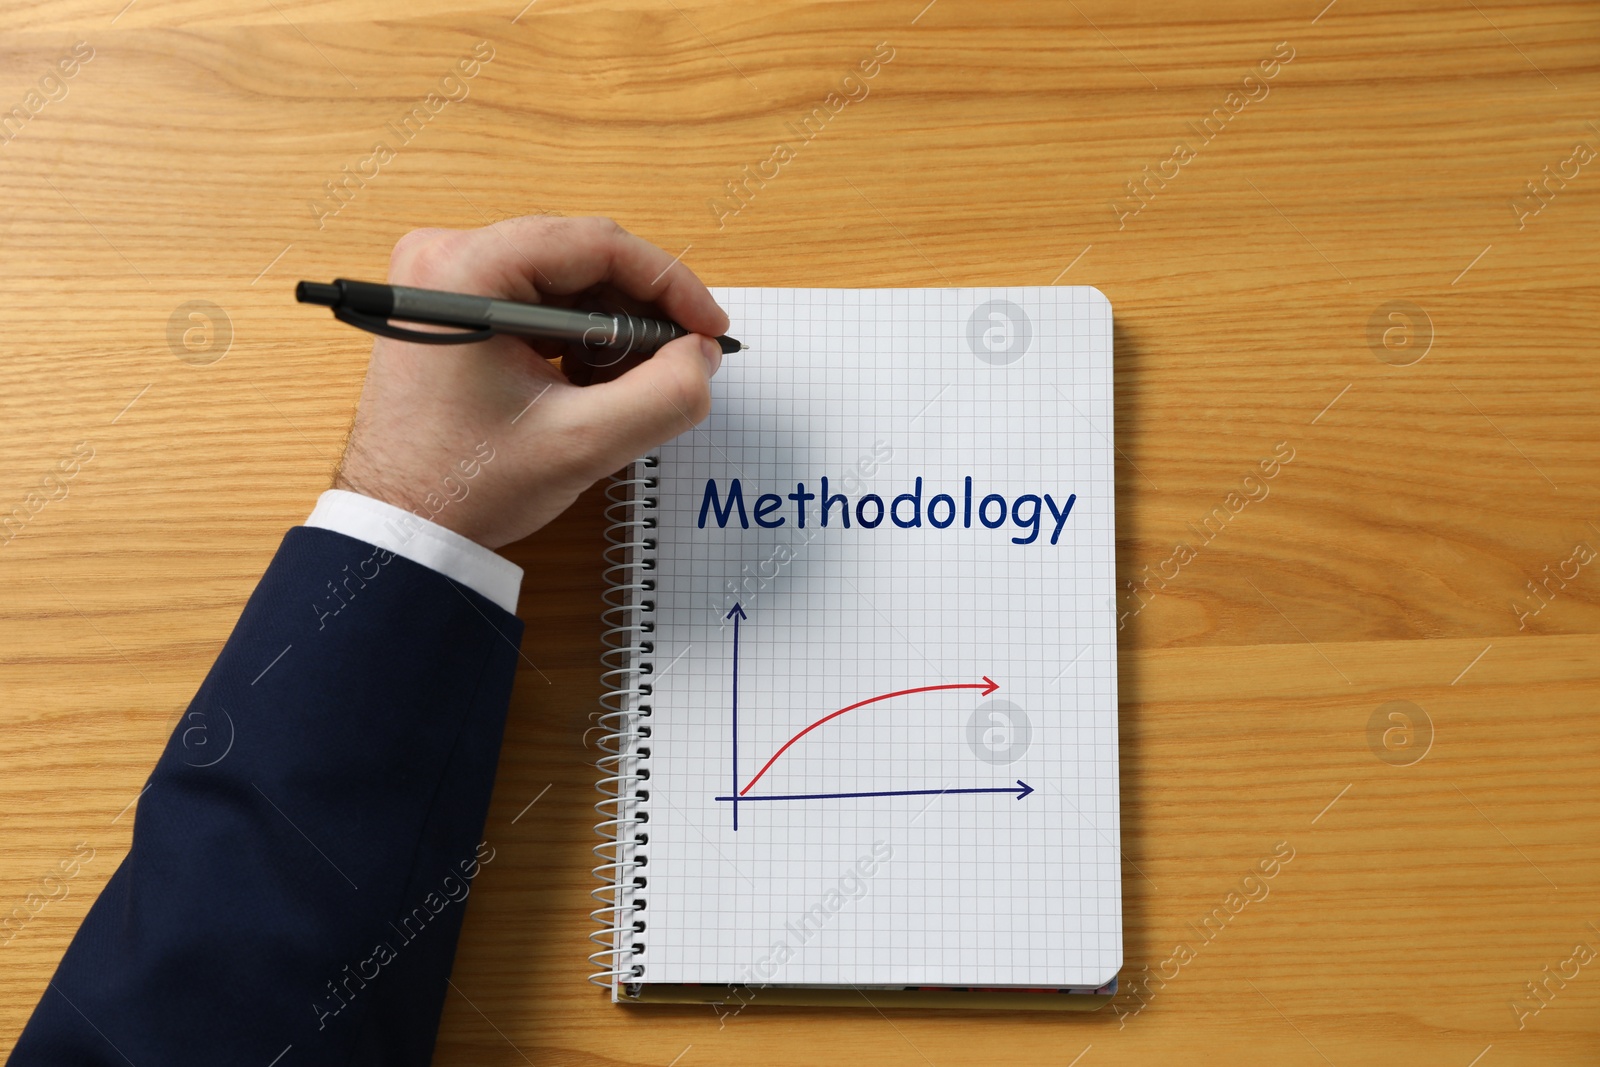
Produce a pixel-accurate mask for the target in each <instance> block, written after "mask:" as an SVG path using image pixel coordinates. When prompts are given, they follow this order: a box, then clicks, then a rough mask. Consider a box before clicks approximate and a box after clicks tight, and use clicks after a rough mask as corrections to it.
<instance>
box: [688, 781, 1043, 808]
mask: <svg viewBox="0 0 1600 1067" xmlns="http://www.w3.org/2000/svg"><path fill="white" fill-rule="evenodd" d="M1019 787H1020V788H1019ZM1033 791H1034V788H1033V786H1031V785H1029V784H1028V783H1027V782H1024V781H1023V780H1022V779H1021V778H1018V779H1017V784H1016V785H1001V786H985V787H983V788H980V789H886V790H878V791H874V792H866V793H788V794H783V795H779V796H774V795H771V794H769V795H766V796H756V797H741V796H732V797H717V798H716V799H717V800H731V801H733V802H734V805H735V807H737V806H738V805H739V804H744V803H749V802H750V801H752V800H847V799H850V798H852V797H937V796H944V795H945V794H947V793H948V794H952V795H953V794H956V793H1015V794H1017V799H1018V800H1021V799H1022V798H1023V797H1025V796H1027V795H1028V794H1029V793H1032V792H1033Z"/></svg>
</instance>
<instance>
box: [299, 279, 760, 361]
mask: <svg viewBox="0 0 1600 1067" xmlns="http://www.w3.org/2000/svg"><path fill="white" fill-rule="evenodd" d="M294 297H295V299H296V300H298V301H299V302H300V303H302V304H320V305H322V306H323V307H328V308H332V309H333V316H334V318H336V319H338V320H339V321H340V322H347V323H349V324H350V325H352V326H357V327H360V328H361V329H363V330H366V331H367V332H368V333H375V334H378V335H379V336H382V337H392V338H394V339H396V340H399V341H414V342H417V343H418V344H425V345H461V344H468V343H470V342H473V341H486V340H488V339H489V338H490V337H493V336H494V335H495V334H502V333H503V334H513V335H515V336H517V337H534V338H538V339H540V340H547V341H570V342H573V343H575V344H580V345H582V346H583V347H585V348H588V349H592V350H603V351H607V352H613V353H621V354H623V355H627V354H629V353H633V352H640V353H650V352H654V351H655V350H656V349H658V348H660V347H661V346H662V345H664V344H666V343H667V342H668V341H671V340H674V339H675V338H679V337H683V336H685V335H687V334H688V333H689V331H688V330H685V329H684V328H683V327H682V326H679V325H678V324H677V323H675V322H667V321H666V320H664V319H647V318H642V317H640V316H638V315H629V314H627V313H625V312H606V311H575V310H572V309H570V308H561V307H547V306H545V305H543V304H521V303H517V302H515V301H512V300H495V299H492V298H490V297H487V296H469V295H467V294H465V293H445V292H441V291H439V290H437V289H413V288H410V287H409V286H404V285H379V284H376V283H374V282H353V281H351V280H349V279H348V278H336V279H334V282H333V284H332V285H324V284H322V283H321V282H301V283H300V284H299V285H296V286H295V288H294ZM390 319H400V320H402V321H405V322H420V323H427V324H428V325H430V326H459V327H461V330H459V331H457V332H454V333H424V332H422V331H420V330H408V329H405V328H404V327H400V326H392V325H390V323H389V320H390ZM716 342H717V344H719V345H721V346H722V351H723V352H724V353H729V352H738V351H740V350H741V349H743V348H744V345H742V344H740V343H739V342H738V341H735V340H734V339H733V338H731V337H718V338H716Z"/></svg>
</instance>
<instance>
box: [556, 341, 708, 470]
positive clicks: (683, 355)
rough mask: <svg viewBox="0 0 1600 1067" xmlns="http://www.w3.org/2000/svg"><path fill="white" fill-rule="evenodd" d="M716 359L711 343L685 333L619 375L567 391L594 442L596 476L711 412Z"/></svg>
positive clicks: (646, 450)
mask: <svg viewBox="0 0 1600 1067" xmlns="http://www.w3.org/2000/svg"><path fill="white" fill-rule="evenodd" d="M721 364H722V349H721V348H720V347H719V346H718V345H717V342H715V341H713V340H711V339H710V338H709V337H704V336H701V335H700V334H689V335H688V336H686V337H680V338H678V339H677V340H675V341H672V342H670V343H668V344H666V345H663V346H662V347H661V348H660V349H659V350H658V351H657V352H656V353H655V354H654V355H652V356H651V357H650V358H649V359H647V360H645V361H644V362H643V363H640V364H639V365H638V366H636V367H634V368H632V369H631V370H629V371H628V372H627V373H626V374H623V375H622V376H621V377H618V378H615V379H613V380H611V381H609V382H602V383H600V384H598V385H590V386H586V387H585V388H582V389H577V390H574V391H573V392H572V393H571V394H569V395H570V396H571V400H570V401H569V405H570V409H571V410H572V411H573V414H574V415H575V416H576V418H577V419H578V421H580V422H581V423H582V424H583V425H584V426H585V427H586V428H587V429H588V431H589V432H588V434H587V435H586V436H588V437H589V439H590V440H591V441H593V442H594V443H595V445H596V447H595V450H594V453H593V458H594V460H595V462H596V464H597V470H598V473H597V475H596V476H597V477H599V476H600V475H603V474H607V473H610V472H611V471H614V470H617V469H618V468H620V467H622V466H624V465H626V464H628V463H630V462H632V461H633V460H635V459H637V458H638V457H640V456H642V455H644V454H645V453H646V452H648V451H650V450H651V449H652V448H654V447H656V446H657V445H659V444H661V443H662V442H663V441H669V440H671V439H672V438H674V437H676V436H678V435H679V434H681V433H684V432H686V431H688V430H690V429H692V428H694V427H695V426H696V425H698V424H699V423H701V422H703V421H705V418H706V416H707V415H709V414H710V413H711V375H713V374H715V373H716V371H717V368H718V367H719V366H721Z"/></svg>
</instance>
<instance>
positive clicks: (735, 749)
mask: <svg viewBox="0 0 1600 1067" xmlns="http://www.w3.org/2000/svg"><path fill="white" fill-rule="evenodd" d="M743 617H744V612H743V611H740V612H739V614H737V615H735V616H734V617H733V832H734V833H738V832H739V620H740V619H742V618H743Z"/></svg>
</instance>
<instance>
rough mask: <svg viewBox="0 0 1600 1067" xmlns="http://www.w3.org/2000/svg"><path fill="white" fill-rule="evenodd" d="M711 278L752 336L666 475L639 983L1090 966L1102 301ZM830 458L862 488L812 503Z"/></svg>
mask: <svg viewBox="0 0 1600 1067" xmlns="http://www.w3.org/2000/svg"><path fill="white" fill-rule="evenodd" d="M715 295H716V297H717V299H718V300H719V301H720V302H721V303H722V305H723V307H724V308H726V309H727V311H728V313H729V315H730V316H731V317H732V320H733V327H732V331H731V332H732V333H733V334H734V336H737V337H739V338H741V339H742V340H743V341H744V342H745V344H746V345H747V346H749V348H748V350H747V351H745V352H742V353H738V354H734V355H730V356H728V357H726V358H725V359H724V361H723V365H722V369H721V371H720V372H719V374H718V375H717V377H716V378H715V379H714V381H713V386H712V392H713V397H714V403H713V408H712V415H711V417H710V418H709V419H708V420H707V421H706V422H705V423H703V424H701V425H700V426H699V427H698V428H696V429H695V430H692V431H690V432H688V433H685V434H684V435H682V436H680V437H678V438H677V439H676V440H674V441H672V442H669V443H668V444H667V445H665V446H663V447H662V449H661V450H660V451H659V456H660V464H659V468H658V469H657V470H656V471H654V472H652V473H656V474H658V475H659V477H660V486H659V490H658V491H656V492H655V493H654V494H653V495H655V496H656V497H657V499H658V500H659V505H658V506H659V510H658V511H657V512H655V514H656V516H657V518H658V519H659V527H658V529H657V530H656V531H655V533H656V535H657V539H658V548H657V551H656V552H655V553H654V555H655V556H656V557H657V569H658V572H659V573H658V575H657V576H656V577H657V582H658V585H657V591H656V592H655V593H653V594H651V595H653V596H654V598H655V601H656V612H655V615H654V616H653V618H654V620H655V623H656V632H655V649H654V652H653V654H652V655H651V656H650V657H649V660H650V663H651V665H652V671H651V674H650V675H649V676H647V677H646V678H644V679H642V680H644V681H648V682H649V683H650V684H651V685H652V686H653V690H654V693H653V696H652V698H651V703H652V704H653V715H652V717H651V718H650V720H649V723H650V725H651V731H652V733H651V739H650V741H649V742H648V745H649V747H650V756H649V760H648V767H649V770H650V781H649V792H650V799H649V801H648V802H647V803H646V804H645V805H643V807H644V808H645V810H648V811H649V814H650V822H649V831H650V832H649V844H648V847H647V848H643V849H641V850H640V851H641V852H642V853H644V854H646V855H647V856H648V866H647V867H645V868H641V869H640V873H642V874H643V873H647V874H648V889H647V890H646V891H645V892H644V893H643V894H642V896H643V898H644V899H645V900H646V901H647V902H648V908H647V910H646V911H645V912H643V913H641V914H640V918H647V919H648V923H647V930H646V932H645V933H644V934H642V935H638V936H636V937H635V940H637V941H639V942H640V943H642V944H643V945H644V946H645V951H644V952H643V953H642V954H639V955H636V956H634V957H633V960H632V962H633V963H634V964H637V965H640V966H642V967H643V968H644V970H643V974H642V976H641V978H640V980H641V981H644V982H675V983H676V982H695V983H719V984H720V983H738V984H741V985H751V986H759V985H846V984H849V985H861V986H870V985H882V986H897V985H959V986H970V985H981V986H990V985H995V986H998V985H1019V986H1047V987H1069V986H1075V987H1094V986H1100V985H1102V984H1104V983H1105V982H1107V981H1109V980H1110V979H1111V978H1112V977H1113V976H1114V975H1115V974H1116V972H1117V970H1118V969H1119V967H1120V966H1121V963H1122V895H1121V876H1120V870H1121V867H1120V862H1119V859H1120V857H1119V851H1118V847H1119V823H1118V789H1117V666H1116V652H1117V649H1116V621H1115V615H1114V607H1113V605H1114V600H1113V597H1114V583H1115V577H1114V575H1115V554H1114V541H1113V517H1114V512H1113V499H1112V490H1113V473H1112V461H1113V448H1112V438H1111V434H1112V395H1111V392H1112V388H1111V384H1112V374H1111V340H1112V322H1111V306H1110V304H1109V302H1107V300H1106V298H1105V297H1104V296H1103V295H1102V294H1101V293H1100V292H1099V291H1098V290H1096V289H1093V288H1090V287H1074V288H1005V289H1000V288H997V289H944V290H939V289H927V290H924V289H901V290H895V289H886V290H830V289H810V290H805V289H801V290H791V289H723V290H717V291H715ZM824 477H826V478H827V493H828V496H829V497H830V498H838V497H841V496H842V497H843V498H844V499H842V500H841V499H829V500H828V501H827V505H828V506H827V514H826V518H827V523H826V525H824V523H823V521H822V519H823V517H824V515H823V504H824V501H823V499H822V496H823V486H822V479H823V478H824ZM969 478H970V479H971V487H970V497H969V495H968V493H969V490H968V483H967V479H969ZM734 479H738V482H739V489H740V496H739V498H738V502H737V503H738V504H742V507H743V510H744V519H745V521H747V522H748V528H745V525H744V522H742V521H741V516H740V510H739V507H738V506H736V503H735V501H734V500H733V499H732V490H733V480H734ZM918 479H921V482H920V485H921V488H920V494H919V491H918V488H917V487H918V481H917V480H918ZM708 480H715V498H714V499H713V500H711V501H710V502H709V504H710V506H709V507H707V504H708V501H707V488H708V486H707V483H708ZM808 494H816V498H815V499H807V496H808ZM995 497H998V498H999V499H998V500H996V499H994V498H995ZM1046 497H1048V499H1046ZM1074 497H1075V499H1073V501H1072V504H1071V508H1070V511H1068V510H1066V504H1067V501H1068V500H1069V499H1070V498H1074ZM796 498H799V499H796ZM897 498H898V499H897ZM986 498H988V499H987V501H986ZM969 499H970V505H969V503H968V501H969ZM969 507H970V509H971V511H970V512H969V511H968V508H969ZM703 508H705V509H706V516H705V522H704V525H703V528H702V526H701V523H700V519H701V512H702V509H703ZM801 509H804V514H803V516H802V513H801ZM846 509H848V513H847V512H846ZM1057 511H1060V512H1062V515H1061V518H1060V520H1059V523H1058V520H1057V517H1056V512H1057ZM969 515H970V517H969ZM802 517H803V525H802ZM847 518H848V523H849V526H848V528H846V525H845V522H846V519H847ZM719 520H720V521H719ZM914 520H915V521H914ZM780 522H781V525H779V523H780ZM991 524H992V525H993V527H994V528H989V527H990V525H991ZM1052 539H1054V541H1055V543H1054V544H1052V543H1051V542H1052ZM1019 542H1026V543H1019ZM735 604H737V605H738V610H734V606H735ZM736 642H737V648H736V644H735V643H736ZM991 680H992V682H991ZM996 687H997V688H996ZM908 691H910V692H908ZM896 694H898V695H896ZM735 700H736V701H737V708H735ZM847 708H850V709H852V710H848V711H845V710H843V709H847ZM839 712H842V714H835V713H839ZM829 716H832V718H828V717H829ZM824 719H826V721H822V722H821V724H820V725H816V726H814V728H812V729H810V730H809V731H807V727H808V726H812V724H815V723H818V722H819V721H820V720H824ZM735 731H737V743H735ZM802 733H803V735H802ZM797 735H802V736H798V739H796V737H797ZM785 746H787V747H785ZM780 750H782V751H781V754H779V752H780ZM775 754H776V755H777V758H776V759H773V757H774V755H775ZM758 772H759V773H758ZM733 797H738V800H737V801H735V800H733V799H731V798H733ZM719 798H720V799H719ZM763 798H766V799H763ZM773 798H782V799H773ZM735 818H737V829H735Z"/></svg>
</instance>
